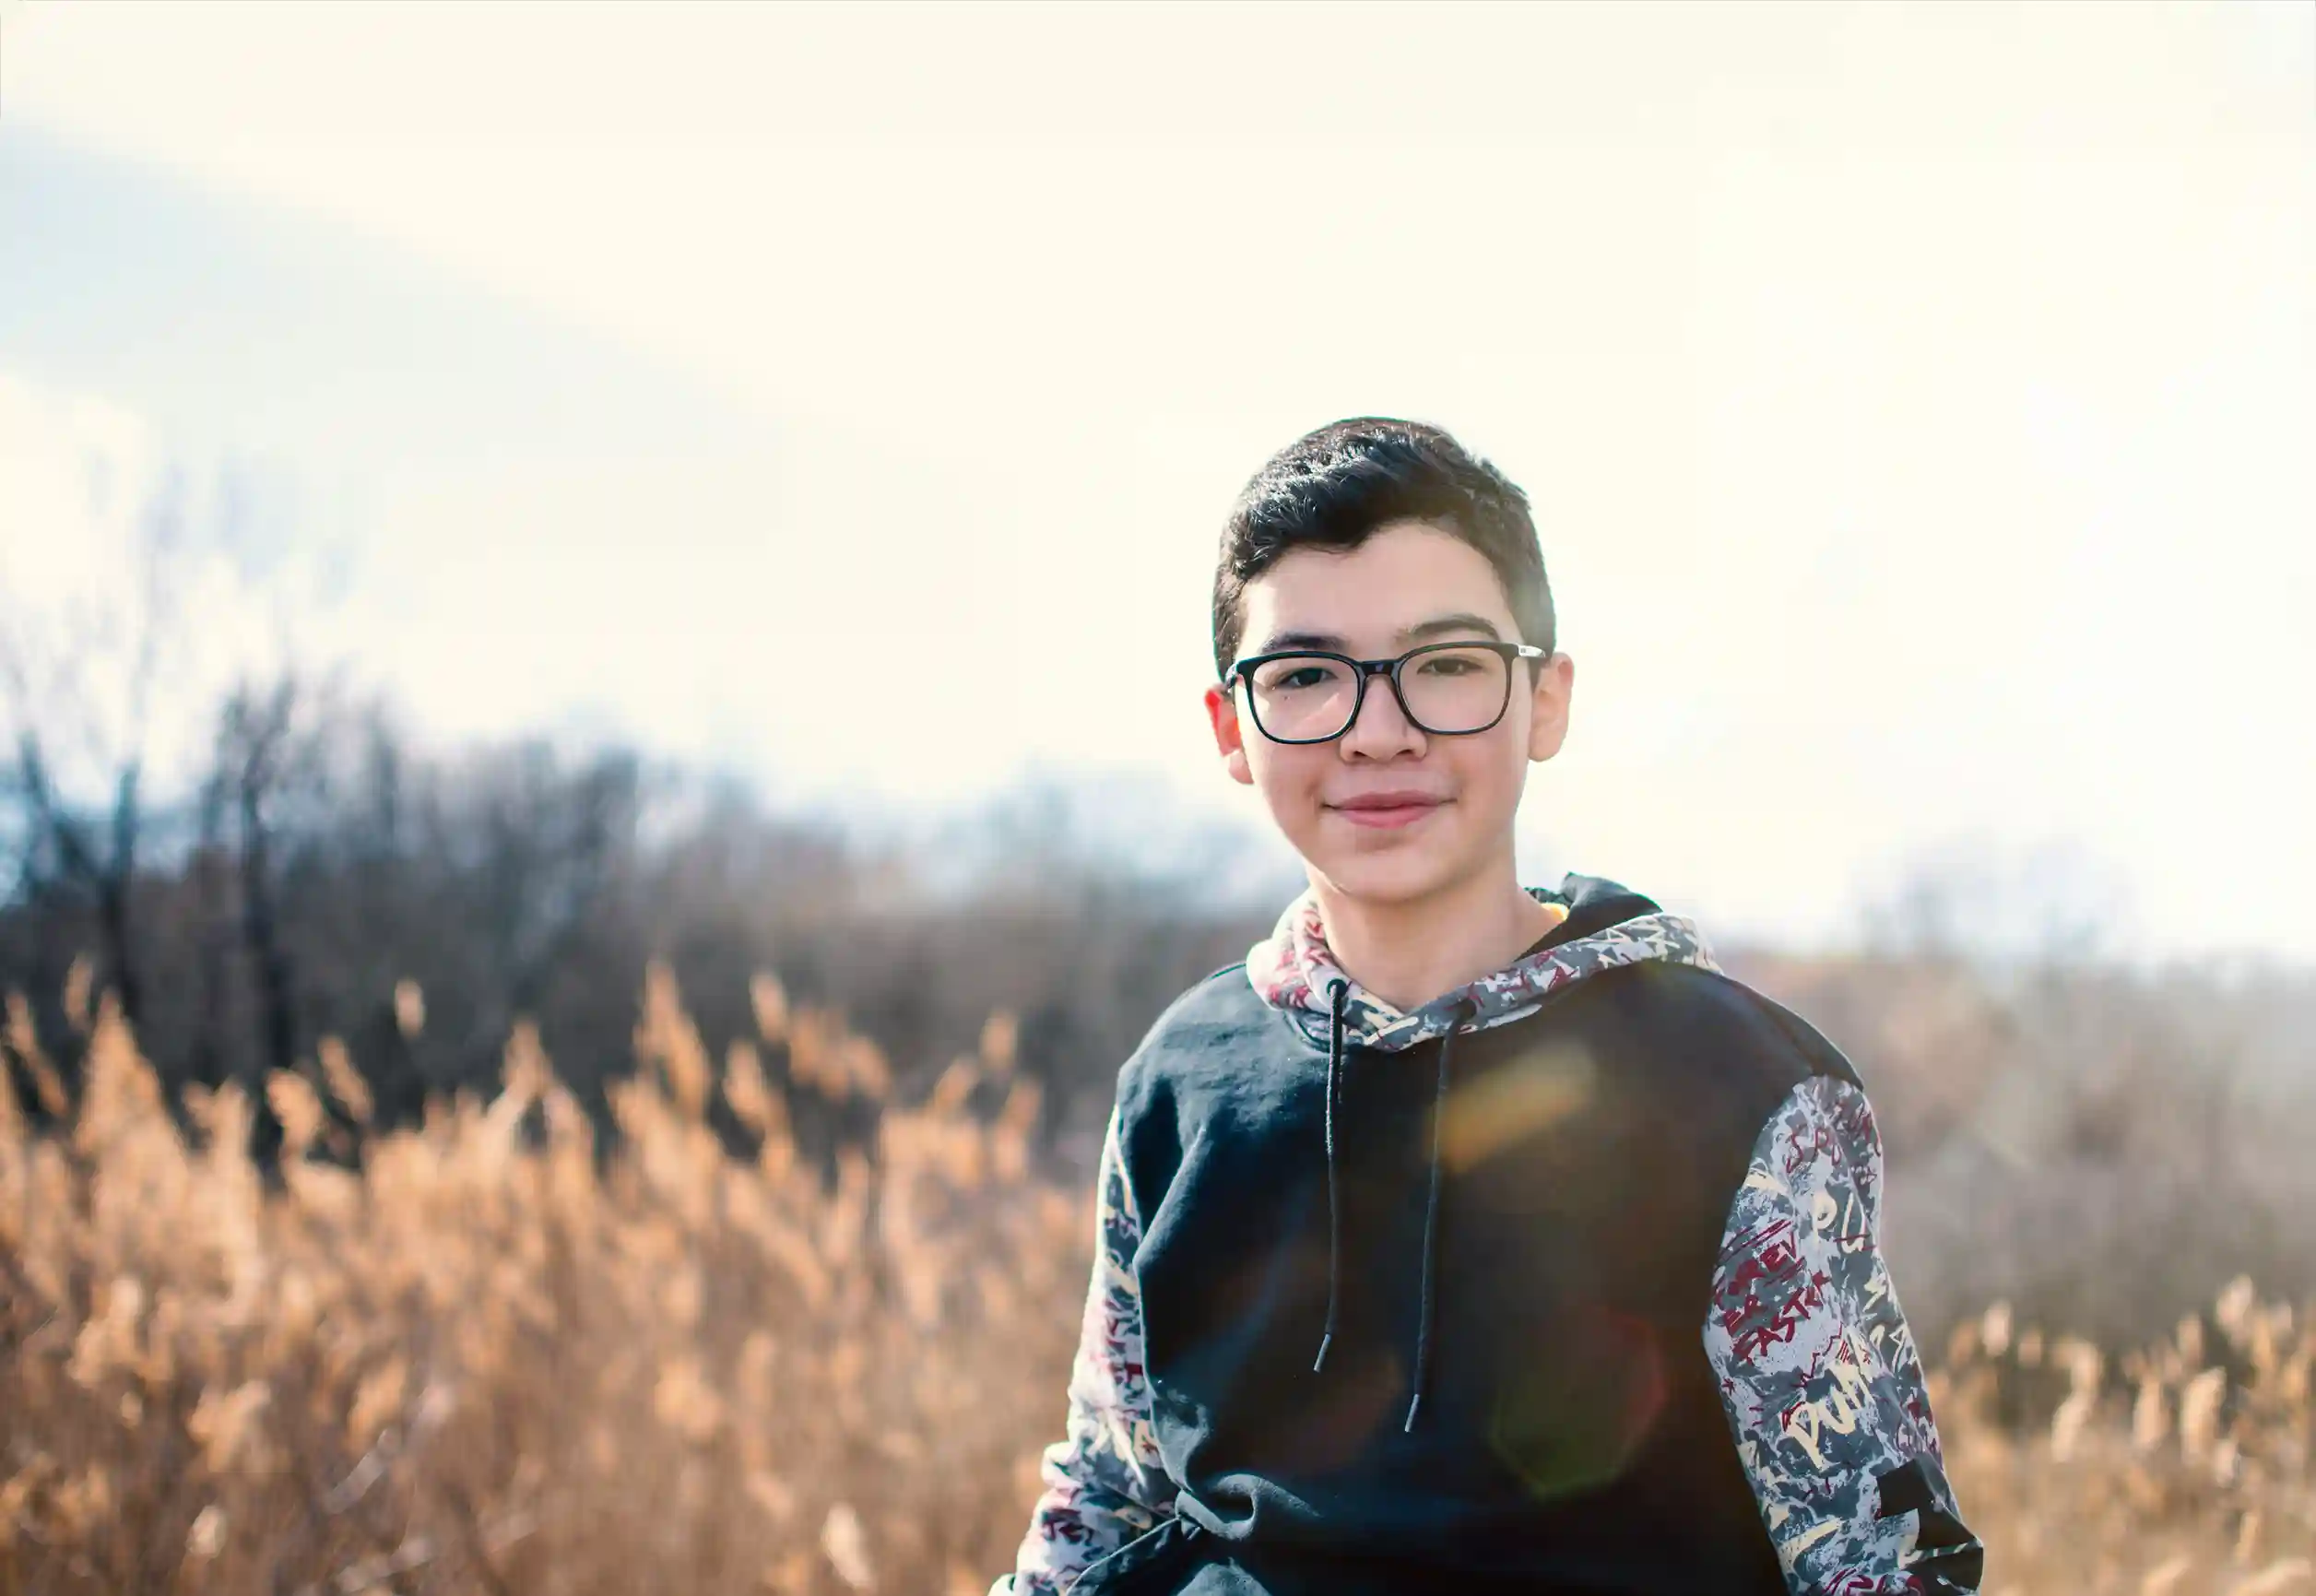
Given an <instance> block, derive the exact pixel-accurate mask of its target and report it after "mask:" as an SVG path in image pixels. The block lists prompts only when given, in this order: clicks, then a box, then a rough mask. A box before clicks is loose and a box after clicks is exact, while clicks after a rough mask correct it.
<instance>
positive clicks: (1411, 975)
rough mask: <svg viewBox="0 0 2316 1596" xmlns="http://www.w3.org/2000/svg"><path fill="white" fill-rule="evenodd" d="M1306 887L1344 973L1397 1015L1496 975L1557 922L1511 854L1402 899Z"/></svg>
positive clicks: (1315, 884) (1321, 883)
mask: <svg viewBox="0 0 2316 1596" xmlns="http://www.w3.org/2000/svg"><path fill="white" fill-rule="evenodd" d="M1311 892H1312V895H1313V896H1314V897H1316V898H1317V899H1318V912H1319V920H1320V923H1321V924H1322V925H1323V926H1324V927H1325V928H1326V931H1327V946H1328V948H1329V951H1330V952H1333V954H1334V955H1335V962H1336V963H1337V964H1340V965H1341V966H1342V969H1343V973H1344V974H1345V975H1349V976H1350V977H1351V978H1352V979H1353V980H1354V981H1356V982H1358V983H1359V985H1360V986H1362V987H1365V988H1366V989H1367V990H1368V991H1370V992H1373V993H1374V994H1375V995H1376V996H1377V997H1378V998H1380V999H1383V1000H1384V1001H1385V1002H1387V1003H1388V1004H1390V1005H1391V1006H1392V1007H1393V1008H1395V1009H1398V1010H1400V1011H1402V1012H1405V1011H1409V1010H1413V1009H1420V1008H1422V1007H1423V1006H1424V1004H1425V1003H1428V1002H1430V1001H1431V1000H1432V999H1435V998H1437V997H1439V996H1441V995H1442V994H1444V993H1447V992H1452V991H1454V990H1455V989H1456V988H1457V987H1461V986H1464V985H1466V984H1467V983H1469V982H1471V981H1476V980H1478V979H1479V978H1480V977H1481V976H1483V975H1494V974H1495V972H1496V971H1498V970H1501V969H1502V968H1504V967H1505V966H1506V965H1507V964H1510V963H1511V962H1512V961H1513V960H1515V959H1517V958H1518V957H1519V956H1520V955H1521V954H1522V953H1524V952H1527V951H1528V950H1529V949H1530V947H1532V946H1533V945H1534V944H1535V943H1536V941H1537V940H1538V939H1540V938H1541V937H1542V936H1543V935H1544V933H1545V932H1547V931H1549V930H1550V929H1552V928H1553V927H1554V925H1555V924H1557V923H1558V917H1557V916H1554V914H1553V912H1552V911H1551V910H1550V909H1548V908H1546V907H1545V906H1544V905H1543V904H1540V903H1538V902H1537V901H1536V900H1535V899H1534V898H1531V897H1530V896H1529V895H1528V893H1526V891H1524V890H1523V889H1522V888H1521V886H1520V884H1519V879H1518V876H1517V875H1515V874H1514V873H1513V869H1512V866H1511V861H1510V860H1508V859H1507V860H1505V861H1503V868H1502V869H1490V870H1485V871H1481V872H1478V873H1476V874H1475V875H1474V876H1473V878H1472V879H1471V880H1470V881H1459V882H1456V883H1454V884H1453V885H1451V886H1447V887H1444V888H1442V889H1441V890H1440V891H1438V892H1436V893H1431V894H1429V895H1427V896H1425V897H1422V898H1413V899H1408V900H1405V901H1403V902H1394V903H1378V902H1377V901H1375V900H1373V899H1368V898H1355V897H1351V896H1348V895H1346V894H1344V893H1341V892H1339V891H1337V890H1336V889H1335V888H1334V887H1333V886H1331V885H1329V883H1328V882H1326V881H1318V880H1314V881H1312V882H1311Z"/></svg>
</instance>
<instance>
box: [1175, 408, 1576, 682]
mask: <svg viewBox="0 0 2316 1596" xmlns="http://www.w3.org/2000/svg"><path fill="white" fill-rule="evenodd" d="M1394 521H1425V522H1429V523H1430V524H1432V525H1433V526H1437V527H1439V528H1440V529H1441V530H1443V531H1445V532H1448V533H1451V534H1453V535H1454V536H1455V537H1457V538H1460V539H1461V540H1462V541H1464V542H1465V543H1468V544H1470V545H1471V547H1472V548H1474V549H1476V550H1479V551H1480V553H1481V555H1482V556H1483V557H1484V558H1485V559H1486V561H1487V562H1488V564H1489V565H1490V566H1491V567H1492V568H1493V569H1494V570H1495V576H1496V580H1497V581H1498V582H1500V583H1502V584H1503V585H1504V596H1505V597H1506V599H1507V601H1508V602H1509V604H1510V607H1511V610H1512V618H1513V620H1515V621H1518V623H1519V630H1520V639H1521V641H1522V642H1526V643H1532V644H1535V645H1536V646H1537V647H1539V648H1541V649H1542V650H1544V651H1545V652H1546V653H1547V654H1549V653H1551V652H1552V649H1553V646H1554V644H1553V631H1554V626H1553V613H1552V584H1551V583H1550V582H1549V581H1547V580H1546V579H1545V576H1544V555H1543V550H1542V548H1540V547H1539V546H1538V544H1537V541H1536V523H1535V522H1534V520H1533V519H1531V518H1530V514H1529V511H1528V495H1527V494H1525V493H1523V492H1521V491H1519V489H1518V487H1517V486H1515V485H1514V484H1513V482H1512V481H1511V479H1509V478H1507V477H1506V476H1505V475H1504V473H1503V472H1501V471H1499V470H1497V469H1496V468H1495V467H1494V466H1491V465H1489V464H1488V463H1487V462H1486V461H1485V460H1483V459H1481V458H1480V457H1479V456H1478V455H1474V454H1472V453H1471V451H1470V450H1468V449H1466V448H1465V447H1464V446H1463V445H1462V444H1461V443H1457V442H1456V440H1455V439H1453V438H1451V437H1449V436H1448V435H1447V433H1446V432H1443V431H1441V430H1440V429H1439V428H1437V427H1434V426H1429V425H1426V424H1425V423H1424V422H1422V421H1402V420H1395V419H1394V418H1392V417H1389V416H1354V417H1352V418H1350V419H1348V420H1341V421H1335V422H1332V423H1330V424H1329V425H1328V426H1324V427H1321V428H1319V429H1318V431H1317V432H1308V433H1306V434H1305V435H1304V436H1302V437H1300V438H1297V439H1296V440H1295V441H1294V443H1289V444H1288V445H1287V446H1286V447H1285V448H1283V449H1282V450H1280V451H1279V452H1278V453H1277V454H1275V455H1271V456H1270V460H1269V461H1268V462H1266V463H1265V464H1264V466H1263V467H1262V469H1261V470H1259V471H1258V472H1256V473H1255V475H1254V477H1253V479H1250V480H1249V481H1248V482H1247V486H1246V489H1245V490H1244V491H1242V492H1240V494H1239V495H1238V502H1237V503H1236V504H1235V505H1234V506H1233V507H1232V509H1231V514H1230V521H1229V523H1228V525H1226V526H1224V527H1223V549H1222V557H1221V559H1220V560H1219V561H1217V562H1216V563H1215V567H1214V672H1215V675H1216V676H1218V677H1222V678H1225V679H1227V678H1228V676H1229V675H1230V668H1231V661H1232V660H1233V659H1234V658H1235V657H1236V656H1237V653H1238V644H1239V641H1240V633H1241V630H1242V628H1244V627H1245V625H1246V622H1247V618H1246V613H1245V598H1246V595H1247V584H1249V583H1251V582H1253V581H1254V580H1255V579H1256V578H1257V577H1259V576H1260V575H1261V574H1262V573H1264V572H1266V571H1268V570H1270V567H1271V566H1272V565H1274V564H1276V563H1277V562H1278V561H1279V559H1280V557H1281V556H1282V555H1284V554H1286V553H1287V552H1288V551H1290V550H1295V549H1336V550H1348V549H1356V548H1358V547H1359V545H1360V544H1362V543H1364V542H1365V541H1366V539H1367V537H1368V535H1369V534H1370V533H1373V532H1374V531H1375V530H1376V529H1377V527H1379V526H1388V525H1389V524H1390V523H1391V522H1394ZM1535 663H1536V662H1533V661H1531V662H1530V664H1531V666H1533V665H1534V664H1535Z"/></svg>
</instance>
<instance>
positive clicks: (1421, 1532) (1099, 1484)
mask: <svg viewBox="0 0 2316 1596" xmlns="http://www.w3.org/2000/svg"><path fill="white" fill-rule="evenodd" d="M1529 891H1530V893H1531V895H1533V896H1534V897H1536V898H1537V899H1538V900H1539V901H1540V902H1542V904H1545V905H1546V906H1547V907H1549V908H1552V909H1554V910H1555V911H1557V912H1558V915H1559V922H1558V924H1557V925H1556V926H1555V927H1554V929H1553V930H1552V931H1551V932H1550V933H1549V934H1548V935H1547V936H1545V937H1544V938H1543V939H1542V940H1540V941H1539V942H1538V943H1537V944H1536V945H1535V946H1533V947H1531V948H1530V950H1528V952H1525V953H1524V954H1522V955H1521V956H1520V957H1519V958H1518V959H1517V960H1515V961H1514V962H1513V963H1511V964H1508V965H1507V966H1506V967H1505V968H1503V969H1502V970H1499V971H1496V972H1495V973H1493V974H1491V975H1486V976H1483V977H1482V978H1480V979H1478V980H1475V981H1473V982H1471V983H1470V984H1468V985H1466V986H1464V987H1459V988H1458V989H1457V990H1455V991H1452V992H1448V993H1445V994H1442V995H1441V996H1440V997H1439V998H1437V999H1434V1000H1433V1001H1431V1002H1428V1003H1425V1004H1424V1005H1423V1006H1422V1007H1421V1008H1418V1009H1416V1010H1413V1011H1400V1010H1399V1009H1396V1008H1394V1007H1393V1006H1392V1005H1391V1004H1389V1003H1388V1002H1387V1001H1385V1000H1384V999H1381V998H1379V997H1377V995H1375V994H1373V993H1370V992H1367V991H1365V990H1364V989H1363V988H1361V987H1359V985H1358V983H1357V982H1356V981H1354V980H1353V979H1352V978H1351V977H1350V976H1349V975H1348V974H1346V973H1345V972H1344V971H1343V970H1342V969H1341V966H1340V965H1339V964H1337V963H1336V961H1335V959H1334V957H1333V955H1332V953H1331V952H1330V951H1329V948H1328V945H1327V941H1326V936H1325V928H1324V926H1323V924H1322V923H1321V920H1320V916H1319V914H1318V905H1317V903H1316V901H1315V900H1314V898H1313V897H1312V895H1311V894H1310V893H1307V892H1306V893H1304V894H1303V895H1302V896H1300V897H1299V898H1297V899H1296V900H1295V902H1294V903H1293V904H1289V905H1288V907H1287V909H1286V911H1285V912H1284V913H1283V914H1282V916H1280V919H1279V921H1278V924H1277V926H1276V927H1275V928H1273V930H1272V931H1271V933H1270V935H1269V936H1268V937H1267V938H1265V939H1264V940H1262V941H1260V942H1258V943H1257V944H1256V945H1255V946H1254V947H1253V948H1252V949H1250V950H1249V952H1248V954H1247V959H1246V960H1245V961H1244V962H1243V963H1242V964H1234V965H1231V966H1228V967H1227V968H1225V969H1223V970H1219V971H1216V972H1215V973H1214V974H1212V975H1209V976H1208V977H1206V979H1205V980H1203V981H1201V982H1199V984H1198V985H1197V986H1195V987H1192V988H1191V989H1190V990H1189V991H1188V992H1186V993H1184V994H1183V995H1182V996H1181V997H1180V998H1178V999H1176V1001H1175V1002H1174V1003H1173V1004H1172V1005H1171V1006H1170V1007H1169V1008H1168V1009H1167V1011H1165V1013H1164V1014H1162V1015H1161V1016H1160V1017H1159V1019H1158V1020H1157V1022H1156V1023H1154V1024H1153V1025H1152V1028H1151V1031H1150V1033H1149V1034H1148V1035H1147V1036H1146V1037H1145V1038H1144V1040H1143V1042H1142V1044H1141V1045H1140V1046H1139V1047H1138V1048H1137V1049H1136V1051H1135V1053H1134V1055H1133V1056H1132V1057H1131V1058H1129V1059H1128V1060H1127V1062H1126V1064H1125V1066H1124V1067H1123V1068H1122V1069H1121V1070H1120V1071H1119V1076H1118V1092H1117V1103H1116V1106H1115V1107H1114V1108H1113V1110H1112V1112H1111V1115H1110V1117H1109V1122H1108V1125H1107V1128H1106V1129H1105V1136H1104V1141H1103V1149H1102V1153H1101V1159H1100V1164H1099V1169H1098V1173H1097V1180H1096V1191H1095V1209H1096V1213H1095V1242H1096V1249H1095V1259H1094V1265H1093V1277H1092V1280H1091V1281H1090V1283H1089V1289H1088V1293H1087V1297H1086V1305H1085V1314H1084V1318H1083V1320H1082V1325H1081V1335H1080V1341H1079V1346H1078V1350H1077V1354H1076V1358H1075V1361H1074V1363H1073V1365H1072V1369H1071V1374H1070V1379H1069V1392H1068V1398H1069V1400H1068V1413H1067V1424H1066V1431H1065V1436H1064V1438H1063V1439H1061V1440H1059V1441H1058V1442H1055V1443H1054V1444H1052V1445H1051V1446H1049V1447H1047V1448H1046V1449H1045V1451H1044V1453H1043V1456H1042V1460H1041V1467H1040V1473H1041V1478H1042V1480H1043V1483H1044V1490H1043V1493H1042V1495H1041V1496H1039V1498H1038V1500H1037V1503H1036V1505H1035V1507H1034V1511H1033V1514H1032V1518H1031V1523H1030V1528H1029V1531H1028V1533H1027V1534H1026V1535H1025V1536H1024V1537H1023V1539H1022V1543H1021V1546H1020V1550H1019V1552H1018V1555H1017V1559H1016V1567H1015V1570H1014V1572H1013V1573H1011V1574H1010V1575H1008V1576H1006V1577H1004V1578H999V1579H998V1582H997V1584H996V1586H995V1587H994V1588H993V1590H992V1596H1007V1593H1009V1592H1010V1596H1059V1593H1061V1592H1070V1593H1071V1596H1119V1593H1122V1592H1131V1593H1134V1596H1160V1593H1164V1592H1176V1593H1179V1592H1199V1593H1201V1596H1203V1593H1208V1592H1212V1593H1216V1596H1220V1593H1223V1592H1234V1593H1241V1596H1257V1593H1261V1596H1289V1593H1296V1596H1299V1593H1301V1592H1305V1591H1312V1592H1316V1591H1320V1590H1325V1591H1329V1592H1351V1593H1354V1596H1355V1593H1359V1592H1368V1593H1372V1596H1388V1593H1391V1592H1399V1591H1410V1590H1433V1589H1438V1588H1441V1587H1442V1586H1443V1585H1444V1584H1452V1586H1453V1588H1455V1589H1458V1590H1471V1591H1487V1592H1494V1591H1497V1590H1501V1591H1503V1592H1506V1593H1507V1596H1508V1593H1509V1592H1511V1591H1514V1590H1518V1591H1523V1592H1534V1591H1539V1590H1552V1591H1631V1592H1644V1591H1656V1590H1664V1591H1673V1590H1682V1591H1694V1590H1699V1589H1711V1590H1717V1591H1731V1592H1750V1591H1761V1592H1765V1593H1774V1592H1780V1591H1785V1592H1792V1593H1794V1596H1802V1593H1817V1592H1824V1593H1835V1592H1838V1593H1840V1596H1878V1593H1896V1592H1901V1591H1903V1592H1914V1593H1920V1596H1952V1593H1959V1592H1964V1591H1970V1590H1976V1589H1977V1587H1978V1580H1979V1573H1980V1566H1981V1562H1982V1555H1981V1553H1980V1550H1979V1544H1978V1543H1977V1541H1976V1540H1975V1539H1974V1538H1973V1537H1972V1536H1971V1534H1970V1532H1969V1531H1968V1530H1967V1528H1966V1527H1965V1526H1964V1524H1963V1523H1962V1520H1961V1519H1960V1516H1959V1511H1958V1508H1957V1507H1956V1502H1955V1498H1954V1494H1953V1491H1952V1489H1951V1487H1950V1486H1949V1484H1948V1483H1947V1481H1946V1477H1945V1472H1944V1460H1943V1456H1942V1453H1941V1450H1940V1447H1939V1441H1938V1435H1937V1430H1936V1426H1935V1424H1934V1422H1933V1420H1932V1413H1931V1408H1930V1401H1929V1397H1928V1394H1927V1392H1926V1390H1925V1389H1924V1386H1923V1381H1922V1372H1921V1365H1920V1359H1919V1357H1918V1355H1917V1353H1916V1349H1915V1347H1914V1343H1913V1339H1912V1336H1911V1335H1910V1333H1909V1332H1908V1328H1907V1324H1906V1319H1905V1317H1904V1315H1903V1313H1902V1311H1901V1310H1900V1308H1899V1306H1898V1299H1897V1292H1896V1289H1895V1287H1894V1286H1893V1284H1892V1283H1891V1280H1890V1276H1889V1271H1888V1270H1887V1268H1886V1267H1885V1264H1884V1261H1883V1259H1882V1255H1881V1250H1880V1247H1879V1240H1878V1235H1879V1214H1880V1200H1881V1188H1882V1174H1883V1157H1882V1147H1881V1141H1880V1138H1879V1135H1878V1133H1877V1131H1876V1129H1875V1127H1874V1121H1873V1111H1872V1108H1871V1106H1870V1105H1869V1104H1868V1102H1867V1099H1866V1095H1865V1093H1864V1090H1863V1088H1862V1086H1861V1084H1860V1082H1859V1081H1858V1078H1857V1076H1856V1074H1855V1072H1854V1070H1852V1069H1851V1068H1850V1066H1849V1063H1848V1061H1847V1060H1846V1059H1844V1058H1842V1056H1841V1055H1840V1053H1839V1052H1838V1051H1837V1049H1836V1048H1835V1047H1834V1046H1833V1045H1832V1044H1831V1043H1829V1042H1827V1041H1826V1039H1825V1038H1824V1037H1823V1036H1822V1035H1820V1034H1817V1033H1816V1032H1815V1031H1814V1030H1813V1029H1812V1028H1811V1027H1810V1026H1808V1025H1807V1024H1806V1023H1803V1022H1802V1020H1801V1019H1799V1018H1798V1017H1797V1016H1795V1015H1793V1014H1792V1013H1790V1011H1786V1010H1784V1009H1783V1008H1781V1007H1779V1006H1778V1005H1777V1004H1775V1003H1773V1002H1771V1001H1770V1000H1769V999H1767V998H1765V997H1763V996H1761V995H1760V994H1758V993H1756V992H1754V991H1753V990H1751V989H1750V988H1749V987H1744V986H1743V985H1742V984H1740V983H1738V982H1736V981H1734V980H1732V979H1731V978H1730V977H1728V976H1727V975H1724V974H1722V973H1721V972H1720V970H1719V966H1718V965H1717V964H1716V963H1715V961H1714V960H1713V957H1712V955H1711V953H1710V952H1709V950H1708V949H1707V945H1706V943H1705V941H1704V940H1703V938H1702V937H1701V936H1700V935H1699V933H1698V932H1697V930H1696V927H1695V926H1694V925H1692V924H1691V923H1690V922H1689V921H1687V920H1686V919H1684V918H1683V917H1681V916H1675V915H1669V914H1666V913H1664V912H1663V911H1662V910H1660V908H1659V907H1658V905H1656V904H1653V903H1651V902H1650V901H1649V900H1648V899H1647V898H1644V897H1642V896H1640V895H1639V894H1637V893H1632V892H1629V891H1627V890H1626V889H1625V888H1623V887H1620V886H1618V885H1617V884H1616V883H1614V882H1613V881H1603V880H1601V879H1598V878H1592V877H1585V876H1575V875H1571V876H1569V877H1567V878H1566V879H1565V880H1564V881H1563V882H1562V883H1561V885H1560V887H1559V888H1558V889H1547V888H1530V889H1529Z"/></svg>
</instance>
